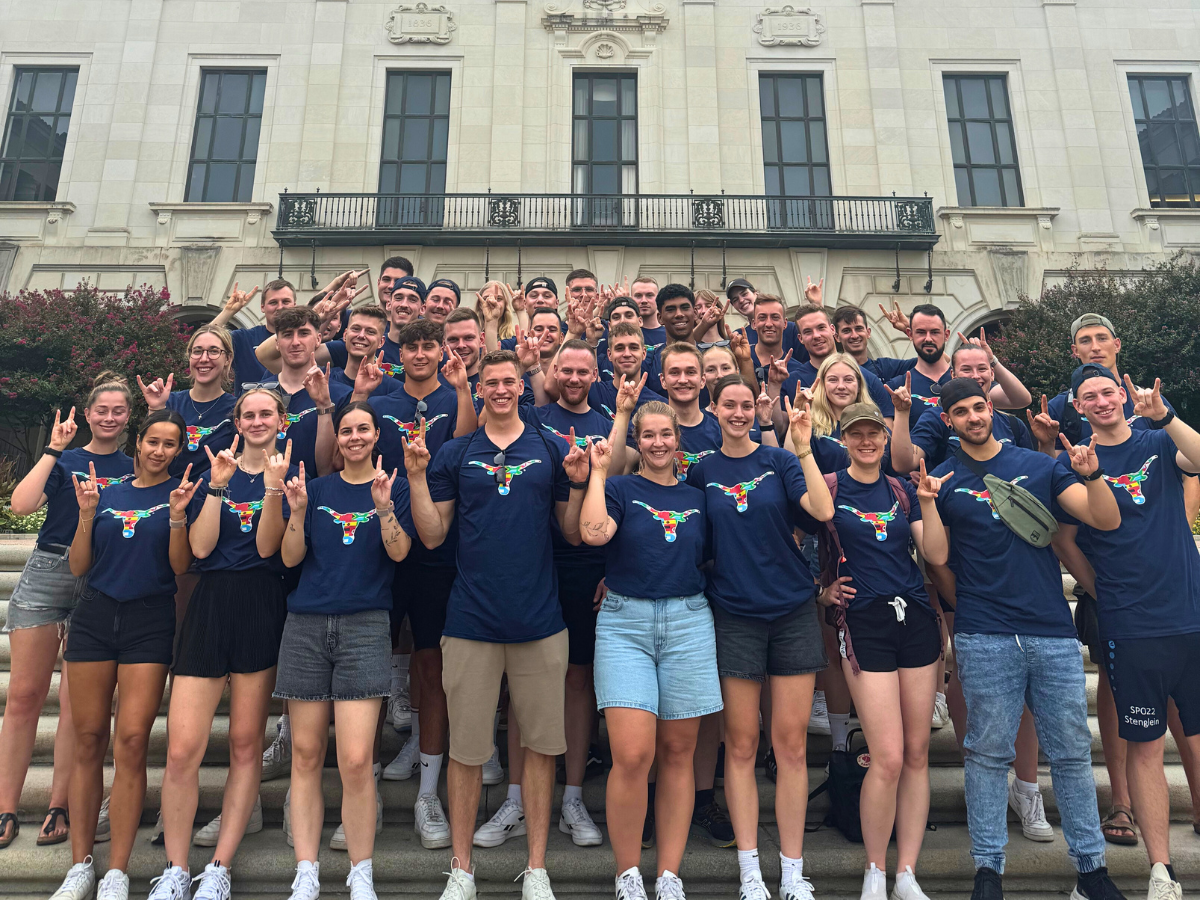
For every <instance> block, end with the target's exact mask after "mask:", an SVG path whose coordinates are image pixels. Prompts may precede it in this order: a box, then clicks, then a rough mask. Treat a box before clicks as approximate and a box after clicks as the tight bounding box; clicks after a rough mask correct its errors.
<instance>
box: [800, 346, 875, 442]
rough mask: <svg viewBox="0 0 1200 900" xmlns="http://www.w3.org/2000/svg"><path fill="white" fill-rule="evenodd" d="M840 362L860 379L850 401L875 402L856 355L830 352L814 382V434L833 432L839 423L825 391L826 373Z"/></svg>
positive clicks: (818, 370)
mask: <svg viewBox="0 0 1200 900" xmlns="http://www.w3.org/2000/svg"><path fill="white" fill-rule="evenodd" d="M838 363H841V364H842V365H844V366H848V367H849V369H850V371H851V372H853V373H854V377H855V378H857V379H858V391H857V392H856V393H855V395H854V399H853V400H851V401H850V402H851V403H874V402H875V401H873V400H872V399H871V395H870V394H869V393H868V392H867V379H866V378H864V377H863V373H862V369H860V368H859V367H858V362H857V361H855V359H854V357H853V356H851V355H850V354H849V353H831V354H829V356H827V357H825V361H824V362H823V363H821V368H819V369H817V380H816V381H814V382H813V401H812V430H813V434H818V435H820V434H833V428H834V426H835V425H836V424H837V417H836V416H835V415H834V412H833V404H832V403H830V402H829V395H828V394H827V393H826V392H825V375H826V373H827V372H828V371H829V370H830V369H831V368H833V367H834V366H836V365H837V364H838Z"/></svg>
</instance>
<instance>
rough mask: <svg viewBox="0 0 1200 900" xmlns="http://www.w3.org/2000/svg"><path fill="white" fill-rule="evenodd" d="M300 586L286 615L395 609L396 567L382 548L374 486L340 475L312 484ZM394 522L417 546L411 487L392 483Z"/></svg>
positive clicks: (315, 480) (292, 595)
mask: <svg viewBox="0 0 1200 900" xmlns="http://www.w3.org/2000/svg"><path fill="white" fill-rule="evenodd" d="M307 492H308V506H307V508H306V509H305V510H304V542H305V545H306V546H307V547H308V551H307V552H306V553H305V555H304V561H303V562H302V563H301V570H300V583H299V584H298V585H297V586H296V589H295V590H294V591H292V593H291V594H289V595H288V611H289V612H294V613H304V614H308V615H312V614H317V615H327V616H336V615H350V614H352V613H358V612H366V611H367V610H371V609H387V610H390V609H391V608H392V578H393V577H394V576H395V574H396V564H395V563H394V562H393V561H392V558H391V557H390V556H388V552H387V548H386V547H384V545H383V533H382V531H381V530H380V527H379V516H378V515H377V514H376V512H375V501H374V500H373V499H372V498H371V482H369V481H368V482H365V483H363V484H350V483H349V482H348V481H346V480H345V479H344V478H342V473H341V472H333V473H331V474H329V475H325V476H323V477H321V478H315V479H311V480H309V482H308V491H307ZM392 502H393V503H394V504H395V514H396V521H398V522H399V523H400V527H401V528H403V529H404V532H405V534H407V535H408V536H409V537H410V538H412V539H413V540H414V541H415V540H416V534H417V532H416V529H415V528H414V527H413V522H412V513H411V511H410V510H409V505H408V482H407V481H406V480H405V479H403V478H397V479H396V480H395V481H394V482H393V483H392Z"/></svg>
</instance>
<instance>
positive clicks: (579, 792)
mask: <svg viewBox="0 0 1200 900" xmlns="http://www.w3.org/2000/svg"><path fill="white" fill-rule="evenodd" d="M572 800H579V801H580V802H582V801H583V787H582V786H576V785H573V784H568V785H567V786H566V787H565V788H563V803H570V802H571V801H572Z"/></svg>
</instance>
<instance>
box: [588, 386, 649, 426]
mask: <svg viewBox="0 0 1200 900" xmlns="http://www.w3.org/2000/svg"><path fill="white" fill-rule="evenodd" d="M646 383H647V384H649V383H650V379H648V378H647V379H646ZM651 400H657V401H658V402H660V403H662V402H663V396H662V394H657V393H655V392H654V391H652V390H650V388H649V387H644V388H642V392H641V393H640V394H638V399H637V405H636V406H634V408H633V411H634V412H637V411H638V410H639V409H640V408H641V407H642V404H644V403H649V402H650V401H651ZM588 406H590V407H591V408H592V409H594V410H595V411H596V412H598V413H603V414H604V415H605V416H607V417H608V420H609V422H611V421H612V420H613V419H615V418H616V416H617V414H616V409H617V385H616V382H613V381H597V382H594V383H593V384H592V387H591V389H590V390H589V391H588Z"/></svg>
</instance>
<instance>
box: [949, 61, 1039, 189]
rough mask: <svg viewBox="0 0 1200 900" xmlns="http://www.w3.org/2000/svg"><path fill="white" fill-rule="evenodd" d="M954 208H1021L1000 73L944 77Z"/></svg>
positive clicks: (1005, 87) (1014, 144)
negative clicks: (956, 193) (954, 195)
mask: <svg viewBox="0 0 1200 900" xmlns="http://www.w3.org/2000/svg"><path fill="white" fill-rule="evenodd" d="M942 87H943V89H944V90H945V92H946V117H947V118H948V119H949V123H950V147H951V151H952V153H953V155H954V183H955V185H956V186H957V188H958V205H959V206H1024V205H1025V200H1024V197H1023V195H1022V193H1021V171H1020V169H1019V168H1018V167H1017V141H1016V137H1015V135H1014V134H1013V124H1012V111H1011V109H1010V108H1009V105H1008V84H1007V79H1006V77H1005V76H1004V75H946V76H945V77H944V78H943V80H942Z"/></svg>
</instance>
